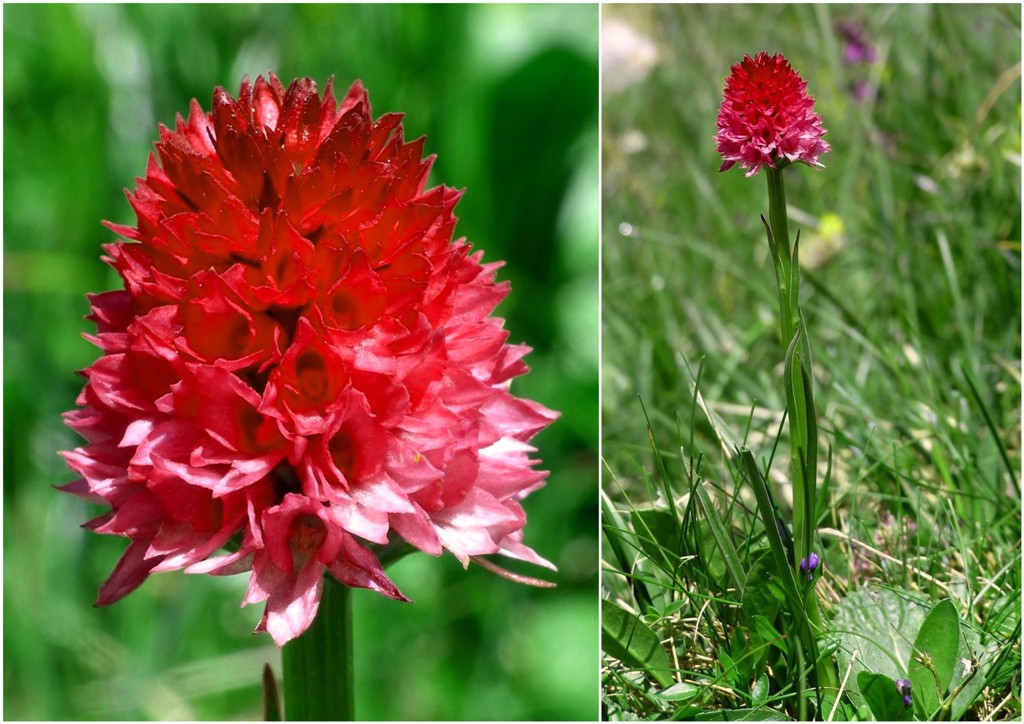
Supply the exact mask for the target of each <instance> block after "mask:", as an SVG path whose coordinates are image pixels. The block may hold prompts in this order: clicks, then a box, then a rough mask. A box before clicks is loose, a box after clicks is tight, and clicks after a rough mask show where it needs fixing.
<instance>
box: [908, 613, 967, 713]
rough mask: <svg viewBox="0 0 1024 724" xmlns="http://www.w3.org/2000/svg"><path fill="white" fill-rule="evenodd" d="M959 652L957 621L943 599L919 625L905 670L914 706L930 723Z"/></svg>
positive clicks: (958, 620) (950, 678) (954, 614)
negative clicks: (926, 663)
mask: <svg viewBox="0 0 1024 724" xmlns="http://www.w3.org/2000/svg"><path fill="white" fill-rule="evenodd" d="M959 649H960V617H959V616H958V615H957V613H956V607H954V606H953V602H952V601H950V600H949V599H946V600H945V601H940V602H939V603H938V604H936V605H935V607H934V608H932V610H931V612H930V613H929V614H928V616H927V618H925V620H924V623H922V624H921V630H920V631H919V632H918V634H917V638H915V639H914V653H913V654H912V655H911V659H910V663H909V667H908V668H909V671H910V675H909V677H908V678H909V679H910V681H911V683H912V684H913V685H914V703H915V705H918V706H919V707H920V711H921V712H923V714H924V717H925V718H929V719H930V718H931V716H932V714H934V713H935V710H936V709H937V708H938V707H939V703H940V693H941V695H942V698H945V694H946V691H947V689H948V688H949V682H950V680H952V678H953V667H954V666H955V665H956V663H957V651H958V650H959ZM921 657H927V658H928V659H930V661H931V665H932V668H933V669H934V672H935V673H934V674H933V673H932V671H930V670H929V669H928V668H927V667H925V666H924V665H923V664H922V663H921V661H920V660H919V659H920V658H921ZM936 677H938V678H937V679H936ZM936 684H937V686H936Z"/></svg>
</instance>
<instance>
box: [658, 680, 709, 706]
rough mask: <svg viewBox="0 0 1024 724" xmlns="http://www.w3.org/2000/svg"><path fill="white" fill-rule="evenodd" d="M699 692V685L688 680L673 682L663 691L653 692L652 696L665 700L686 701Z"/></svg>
mask: <svg viewBox="0 0 1024 724" xmlns="http://www.w3.org/2000/svg"><path fill="white" fill-rule="evenodd" d="M700 692H701V687H699V686H697V685H696V684H693V683H690V682H689V681H680V682H679V683H678V684H673V685H672V686H670V687H668V688H667V689H665V690H664V691H658V692H655V693H654V696H655V697H656V698H658V699H664V700H665V701H672V702H687V701H690V700H691V699H693V698H694V697H696V696H697V695H698V694H700Z"/></svg>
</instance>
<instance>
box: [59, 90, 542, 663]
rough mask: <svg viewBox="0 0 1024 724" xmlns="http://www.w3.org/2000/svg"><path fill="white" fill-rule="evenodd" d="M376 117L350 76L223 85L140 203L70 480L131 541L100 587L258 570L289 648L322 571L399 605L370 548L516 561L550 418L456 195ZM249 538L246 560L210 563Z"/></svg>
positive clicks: (100, 341)
mask: <svg viewBox="0 0 1024 724" xmlns="http://www.w3.org/2000/svg"><path fill="white" fill-rule="evenodd" d="M400 121H401V116H400V115H398V114H393V113H389V114H385V115H383V116H381V117H380V118H377V119H376V120H374V119H373V118H372V116H371V113H370V103H369V99H368V96H367V93H366V90H365V89H364V88H363V86H362V85H361V84H360V83H359V82H356V83H355V84H354V85H353V86H352V87H351V88H350V89H349V91H348V93H347V94H346V95H345V97H344V98H343V99H342V101H341V102H340V103H338V102H337V101H336V100H335V98H334V95H333V92H332V89H331V84H330V82H329V83H328V86H327V89H326V90H325V92H324V94H323V97H321V96H320V95H319V94H318V93H317V89H316V85H315V84H314V83H313V81H312V80H310V79H308V78H307V79H301V80H296V81H294V82H293V83H292V84H291V85H290V86H289V87H288V88H287V89H285V88H284V87H283V86H282V85H281V83H280V82H279V81H278V79H277V78H276V77H274V76H273V75H270V77H269V80H267V79H264V78H263V77H259V78H257V79H256V81H255V83H251V82H250V81H249V80H248V78H246V79H245V80H243V82H242V86H241V90H240V91H239V94H238V98H237V99H236V98H232V97H231V96H230V95H229V94H228V93H227V92H226V91H224V90H223V89H221V88H218V89H217V90H215V91H214V95H213V111H212V112H211V113H204V112H203V111H202V109H201V108H200V106H199V104H198V103H197V102H195V101H193V102H192V106H191V111H190V113H189V116H188V119H187V120H184V119H182V118H180V117H179V118H178V121H177V127H176V129H175V130H174V131H171V130H169V129H167V128H163V127H161V128H160V141H159V142H158V143H157V144H156V155H151V156H150V159H149V164H148V166H147V169H146V177H145V178H144V179H139V180H138V186H137V188H136V189H135V191H134V192H132V193H130V194H129V195H128V199H129V201H130V203H131V205H132V208H133V209H134V211H135V214H136V217H137V220H138V223H137V226H136V227H134V228H133V227H125V226H116V225H110V228H111V229H113V230H114V231H116V232H117V233H118V234H120V235H121V236H123V237H125V238H126V239H130V240H132V242H134V243H123V242H118V243H115V244H111V245H109V246H107V247H105V248H106V251H107V253H108V254H109V257H106V261H107V262H108V263H110V264H111V265H112V266H113V267H114V268H115V269H116V270H117V271H118V273H119V274H120V275H121V277H122V279H123V280H124V290H121V291H113V292H106V293H103V294H98V295H94V296H92V297H90V299H91V303H92V310H93V313H92V315H91V316H90V318H91V319H93V320H94V321H95V322H96V325H97V334H96V335H95V336H93V337H90V339H91V340H92V341H93V342H94V343H95V344H96V345H97V346H99V347H100V349H102V350H103V355H102V356H101V357H100V359H98V360H97V361H96V363H95V364H93V366H92V367H90V368H89V369H88V370H86V371H85V372H84V375H85V377H86V380H87V382H86V385H85V388H84V389H83V391H82V394H81V395H80V396H79V399H78V405H79V408H78V409H76V410H73V411H71V412H69V413H67V415H66V419H67V422H68V424H69V425H70V426H71V427H72V428H74V429H75V430H77V431H78V432H79V433H81V434H82V436H83V437H85V439H86V440H87V444H85V445H84V446H82V447H79V448H77V449H75V450H73V451H70V452H66V453H64V455H65V457H66V459H67V462H68V465H69V466H70V467H71V468H72V469H73V470H74V471H75V472H76V473H78V474H79V475H80V476H81V478H80V479H79V480H76V481H74V482H72V483H71V484H69V485H67V486H65V487H64V488H63V489H64V490H66V491H67V492H70V493H72V494H75V495H78V496H79V497H82V498H85V499H87V500H90V501H93V502H97V503H102V504H106V505H108V506H110V508H111V510H110V511H109V512H107V513H106V514H105V515H102V516H100V517H98V518H96V519H95V520H92V521H90V522H89V523H88V524H87V526H88V527H89V528H91V529H93V530H95V531H97V532H99V533H107V534H114V535H121V536H126V537H127V538H129V539H130V541H131V543H130V545H129V546H128V549H127V551H126V552H125V554H124V556H123V557H122V558H121V560H120V562H119V563H118V564H117V567H116V568H115V569H114V572H113V573H112V575H111V576H110V578H109V579H108V580H107V582H106V583H105V584H104V585H103V587H102V589H101V590H100V594H99V598H98V600H97V604H98V605H105V604H109V603H113V602H114V601H117V600H118V599H120V598H121V597H123V596H125V595H127V594H128V593H130V592H131V591H133V590H134V589H135V588H136V587H138V586H139V585H140V584H141V583H142V582H143V581H144V580H145V579H146V578H147V577H148V576H149V574H150V573H154V572H157V571H166V570H173V569H181V568H183V569H185V570H186V571H187V572H190V573H210V574H218V575H219V574H230V573H238V572H242V571H251V576H250V581H249V590H248V593H247V594H246V596H245V599H244V601H243V603H244V604H248V603H255V602H264V601H265V602H266V609H265V614H264V616H263V620H262V622H261V623H260V626H259V627H258V629H257V630H266V631H268V632H269V633H270V634H271V636H273V638H274V641H275V642H277V643H278V645H283V644H284V643H285V642H287V641H288V640H290V639H292V638H294V637H295V636H298V635H299V634H300V633H302V632H303V631H304V630H305V629H306V628H307V627H308V626H309V624H310V623H311V621H312V620H313V617H314V615H315V613H316V610H317V606H318V605H319V600H320V593H321V588H322V585H323V584H322V576H323V575H324V571H325V570H326V571H329V572H330V574H331V575H333V576H334V577H335V578H337V579H338V580H339V581H341V582H343V583H345V584H347V585H350V586H359V587H363V588H369V589H372V590H375V591H378V592H380V593H382V594H384V595H386V596H390V597H392V598H398V599H403V600H404V597H403V596H402V594H401V593H400V592H399V591H398V589H397V588H396V587H395V586H394V584H393V583H392V582H391V581H390V580H389V579H388V577H387V576H386V575H385V574H384V572H383V570H382V569H381V566H380V564H379V562H378V561H377V559H376V558H375V556H374V555H373V553H372V552H371V550H370V549H368V548H367V547H365V546H364V542H369V543H376V544H385V543H388V542H389V540H393V539H395V538H396V537H399V536H400V537H401V538H404V539H405V540H406V541H408V542H409V543H411V544H412V545H413V546H415V547H417V548H419V549H420V550H423V551H426V552H428V553H431V554H435V555H437V554H440V553H441V552H442V550H443V549H447V550H449V551H451V552H452V553H453V554H454V555H455V556H457V557H458V559H459V560H460V561H461V562H462V563H463V565H468V563H469V560H470V558H471V557H474V556H481V555H487V554H495V553H497V554H503V555H506V556H510V557H512V558H517V559H521V560H525V561H530V562H532V563H536V564H540V565H545V566H548V567H553V566H551V564H550V563H548V562H547V561H545V560H544V559H542V558H540V557H539V556H538V555H537V554H536V553H535V552H534V551H533V550H531V549H530V548H528V547H526V546H525V545H524V544H523V542H522V532H523V530H522V529H523V526H524V524H525V522H526V518H525V514H524V512H523V509H522V508H521V507H520V505H519V501H520V500H521V499H522V498H523V497H524V496H526V495H527V494H528V493H530V492H531V491H533V490H536V489H537V488H538V487H540V486H541V485H542V484H543V481H544V478H545V477H546V473H545V472H543V471H538V470H535V469H534V468H533V465H534V461H532V460H531V459H530V458H529V454H530V453H531V452H533V451H534V448H533V447H531V446H530V444H529V441H530V439H531V438H532V437H533V436H534V435H535V434H536V433H537V432H538V431H539V430H541V429H542V428H544V427H545V426H547V425H549V424H550V423H551V422H552V421H553V420H554V419H555V417H556V416H557V415H556V413H553V412H552V411H550V410H548V409H546V408H544V407H543V406H541V405H540V404H538V403H535V402H531V401H528V400H522V399H518V398H516V397H513V396H512V395H511V394H510V392H509V386H510V383H511V380H512V378H514V377H516V376H518V375H521V374H523V373H525V372H526V371H527V367H526V365H525V364H524V363H523V357H524V355H525V354H526V353H527V352H528V351H529V350H528V348H527V347H524V346H520V345H509V344H506V340H507V337H508V333H507V332H506V331H505V330H504V329H502V323H503V322H502V320H501V319H498V318H495V317H492V316H490V315H491V312H492V311H493V310H494V308H495V307H496V305H497V304H498V303H499V302H500V301H501V300H502V298H504V296H505V295H506V294H507V293H508V289H509V288H508V285H507V283H497V282H496V281H495V271H496V269H497V268H498V267H499V266H500V264H497V263H491V264H483V263H482V262H481V259H482V253H481V252H476V253H471V252H470V247H469V245H468V244H467V243H465V241H463V240H457V241H454V242H453V241H452V232H453V229H454V226H455V217H454V216H453V213H452V211H453V209H454V207H455V204H456V202H457V201H458V200H459V197H460V195H461V193H460V192H459V191H456V190H454V189H451V188H448V187H445V186H438V187H435V188H430V189H426V188H425V186H426V180H427V174H428V172H429V169H430V165H431V161H432V157H431V158H426V159H424V158H422V151H423V139H419V140H416V141H413V142H411V143H406V142H405V141H404V140H403V134H402V127H401V125H400ZM229 541H232V542H233V545H231V546H230V547H229V548H230V550H231V552H229V553H222V554H221V555H217V556H214V553H216V552H217V551H218V550H219V549H220V548H221V547H222V546H224V545H225V544H226V543H228V542H229Z"/></svg>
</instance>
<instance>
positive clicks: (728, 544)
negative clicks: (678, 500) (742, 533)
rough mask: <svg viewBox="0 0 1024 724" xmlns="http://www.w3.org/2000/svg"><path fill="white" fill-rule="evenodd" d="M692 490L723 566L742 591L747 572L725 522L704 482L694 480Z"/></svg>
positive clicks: (734, 583) (745, 582)
mask: <svg viewBox="0 0 1024 724" xmlns="http://www.w3.org/2000/svg"><path fill="white" fill-rule="evenodd" d="M693 492H694V493H695V494H696V495H697V501H698V502H699V504H700V507H701V510H703V511H704V517H705V518H707V521H708V525H709V526H711V535H712V537H713V538H714V539H715V545H717V546H718V550H720V551H721V552H722V557H723V558H725V567H726V569H727V570H728V571H729V577H730V578H732V582H733V585H735V586H736V590H737V591H739V592H741V593H742V591H743V588H744V586H746V584H747V574H746V572H745V571H744V570H743V564H742V563H741V562H740V557H739V554H737V553H736V547H735V546H734V545H733V544H732V540H731V539H730V538H729V534H728V532H727V531H726V528H725V524H724V523H723V522H722V519H721V517H720V516H719V515H718V511H717V510H715V506H714V504H712V502H711V496H709V495H708V491H707V490H705V489H704V483H703V482H701V481H696V482H695V484H694V486H693Z"/></svg>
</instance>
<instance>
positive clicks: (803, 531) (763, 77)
mask: <svg viewBox="0 0 1024 724" xmlns="http://www.w3.org/2000/svg"><path fill="white" fill-rule="evenodd" d="M824 135H825V129H824V128H823V127H822V124H821V117H820V116H819V115H818V114H817V112H816V111H815V109H814V99H813V98H812V97H811V96H810V95H809V94H808V93H807V83H806V82H804V81H803V80H802V79H801V78H800V76H799V74H798V73H797V72H796V71H795V70H793V68H792V67H791V66H790V64H789V61H788V60H786V58H785V57H784V56H783V55H782V54H781V53H777V54H775V55H768V53H764V52H762V53H758V54H757V55H756V56H755V57H754V58H751V57H750V56H749V55H747V56H745V57H744V58H743V61H742V62H740V63H738V64H736V65H733V66H732V69H731V73H730V75H729V77H728V78H727V79H726V81H725V90H724V92H723V100H722V107H721V110H720V111H719V114H718V134H717V135H716V137H715V140H716V144H717V148H718V151H719V153H720V154H721V155H722V159H723V163H722V166H721V168H720V169H719V170H720V171H726V170H728V169H729V168H731V167H732V166H733V165H735V164H736V163H739V164H740V165H741V166H742V167H743V168H746V169H748V170H747V174H746V175H747V176H754V175H755V174H757V173H758V171H760V170H761V169H762V168H764V169H765V175H766V176H767V179H768V220H765V218H764V216H762V217H761V221H762V222H763V223H764V227H765V231H766V233H767V235H768V247H769V250H770V252H771V256H772V262H773V265H774V267H775V279H776V283H777V287H778V298H779V331H780V337H781V340H782V344H783V346H784V348H785V349H786V358H785V373H784V380H783V384H784V386H785V390H786V401H787V407H788V410H787V412H788V420H789V431H790V445H791V448H790V463H791V474H792V480H793V528H794V531H793V543H792V545H791V546H784V545H783V541H781V540H774V537H781V536H782V535H785V536H788V531H786V530H785V527H784V525H783V526H782V529H781V530H780V528H779V523H778V519H777V517H776V513H775V506H774V504H773V502H771V500H770V493H769V492H768V489H767V488H766V487H765V486H764V484H763V482H762V481H761V480H760V477H761V474H760V472H759V471H758V469H757V466H756V463H755V462H754V458H753V456H752V455H750V453H749V451H745V450H744V451H742V453H741V454H740V459H741V460H743V461H744V463H745V468H746V470H747V472H748V474H749V475H750V476H751V478H752V482H753V484H754V485H755V491H756V492H758V493H759V496H758V502H759V508H760V512H761V516H762V522H763V523H764V526H765V530H766V532H767V534H768V535H769V538H770V540H771V542H772V543H773V546H772V548H773V551H774V555H775V556H776V557H777V561H776V573H777V575H779V576H780V578H781V579H782V580H783V582H784V588H785V589H786V591H787V596H788V598H789V603H790V605H791V607H792V608H793V609H794V615H795V616H796V618H797V621H798V626H799V637H800V645H801V646H802V647H803V651H802V652H800V653H801V655H803V656H805V657H806V658H807V660H809V661H810V662H813V666H814V670H815V672H816V674H817V682H818V684H819V685H820V686H824V687H833V686H835V684H836V672H835V670H834V669H833V668H832V666H831V665H830V663H829V662H828V660H827V656H826V657H819V653H818V648H817V642H816V639H817V637H818V636H820V635H822V634H823V627H822V621H821V617H820V614H819V612H818V607H817V601H816V599H815V597H814V593H813V587H812V586H813V581H814V572H815V570H817V568H818V565H819V563H820V561H821V558H820V557H819V555H818V554H817V553H815V552H813V551H812V547H813V545H814V540H813V537H814V529H815V527H816V514H817V511H818V505H817V500H816V496H817V482H816V480H817V459H818V453H817V435H818V432H817V418H816V411H815V407H814V380H813V375H812V359H811V344H810V341H809V338H808V334H807V329H806V326H805V324H804V320H803V315H802V313H801V310H800V262H799V254H800V251H799V248H800V237H799V234H798V235H797V238H796V240H795V241H794V242H793V243H792V244H791V243H790V239H789V228H788V226H789V225H788V218H787V212H786V193H785V186H784V185H783V177H782V173H783V169H784V168H785V167H786V166H788V165H790V164H791V163H793V162H800V163H803V164H806V165H807V166H811V167H812V168H823V165H822V163H821V161H820V156H821V155H822V154H824V153H826V152H827V151H829V150H831V149H830V146H829V144H828V143H827V142H826V141H824V140H823V138H822V136H824ZM738 452H739V451H738ZM797 572H799V574H800V575H801V576H802V577H803V578H804V579H805V580H806V581H807V583H808V584H809V587H798V585H797V580H796V573H797ZM801 591H804V592H803V593H802V592H801ZM819 704H820V700H819Z"/></svg>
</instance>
